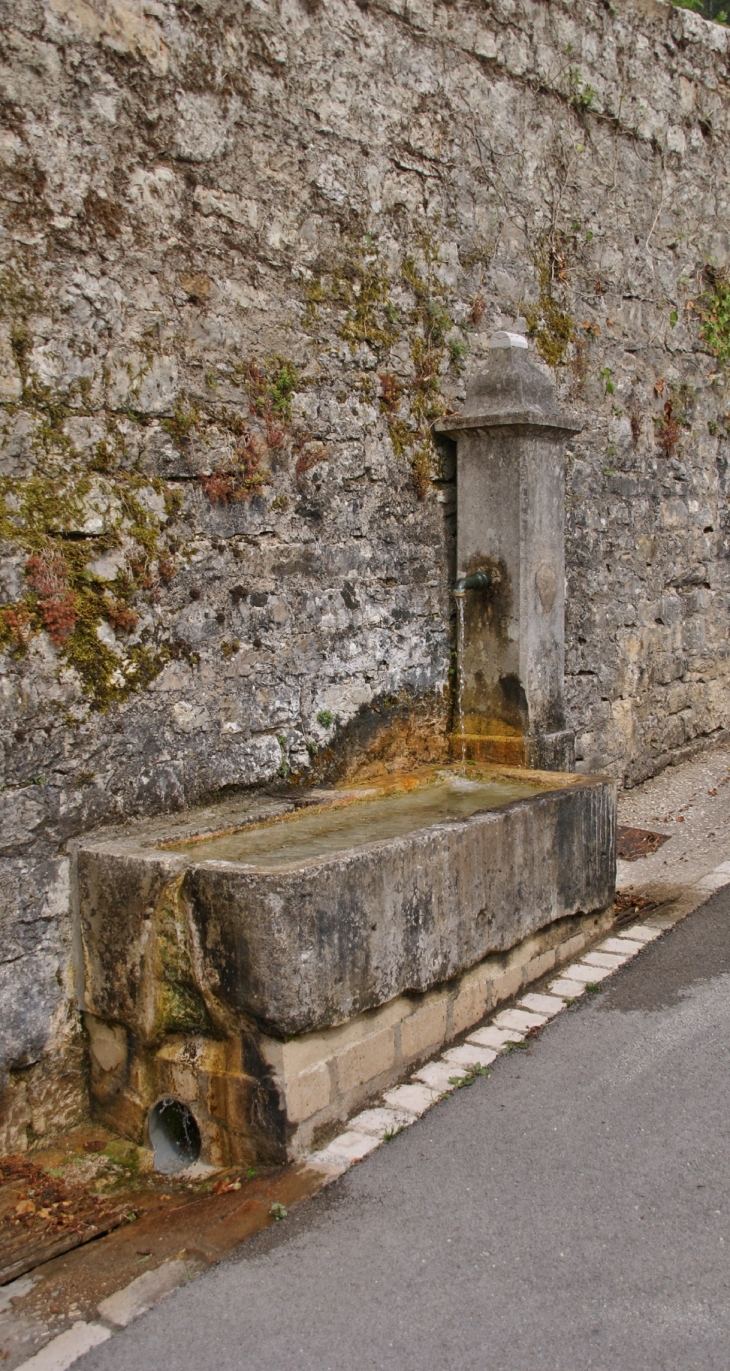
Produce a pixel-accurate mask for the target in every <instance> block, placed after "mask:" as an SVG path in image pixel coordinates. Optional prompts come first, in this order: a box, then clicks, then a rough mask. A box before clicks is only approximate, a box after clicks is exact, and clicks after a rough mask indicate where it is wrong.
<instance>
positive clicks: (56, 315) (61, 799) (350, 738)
mask: <svg viewBox="0 0 730 1371" xmlns="http://www.w3.org/2000/svg"><path fill="white" fill-rule="evenodd" d="M1 11H2V29H1V33H2V39H1V42H2V83H1V84H2V135H1V142H0V149H1V155H2V205H1V208H2V216H3V221H4V233H3V237H2V246H1V247H0V305H1V312H0V398H1V400H2V406H3V417H2V420H1V421H0V422H1V425H2V427H1V430H0V431H1V434H2V437H1V447H0V474H1V480H2V497H3V503H2V510H1V511H0V521H1V526H0V537H1V539H2V548H1V551H2V572H1V585H0V645H1V646H2V649H3V652H2V656H1V657H0V661H1V662H2V667H1V672H2V675H1V681H2V708H3V730H2V747H3V778H2V780H3V789H2V794H1V796H0V800H1V803H2V907H1V911H0V928H1V929H2V935H1V939H0V949H1V951H0V956H1V957H2V962H1V964H0V1065H1V1066H2V1073H3V1074H2V1085H3V1086H4V1087H5V1089H4V1094H3V1101H4V1103H3V1106H2V1108H3V1116H2V1117H3V1126H2V1129H3V1131H2V1140H3V1142H4V1144H5V1145H6V1146H12V1147H15V1146H20V1147H22V1146H26V1145H27V1144H28V1143H29V1142H30V1141H32V1139H33V1138H34V1137H35V1136H38V1135H41V1134H43V1133H44V1132H46V1131H48V1129H50V1128H53V1127H57V1126H59V1125H60V1124H63V1123H64V1122H70V1121H72V1120H73V1118H74V1117H76V1116H77V1115H78V1113H79V1111H80V1110H82V1109H83V1107H84V1100H85V1086H84V1079H83V1072H82V1070H81V1065H80V1063H81V1061H82V1042H81V1036H80V1030H79V1028H78V1024H77V1017H76V1010H75V1008H74V1004H75V998H74V985H73V972H72V966H73V962H74V958H73V937H74V935H73V919H72V908H73V879H72V873H71V871H70V864H69V857H68V855H67V851H66V844H67V843H68V842H69V841H70V840H71V839H73V838H74V837H75V836H77V835H79V834H81V833H83V832H85V831H87V830H88V829H89V828H90V827H92V826H93V825H95V824H97V823H99V822H101V821H105V820H109V819H114V820H115V821H116V820H119V819H124V818H125V817H126V816H131V815H141V814H144V813H152V812H155V811H158V812H159V811H163V810H170V809H174V808H179V807H181V806H184V805H187V804H189V803H191V802H192V801H195V800H196V799H199V798H202V797H205V796H210V795H214V794H216V793H217V792H220V791H221V790H224V789H225V788H226V787H241V786H244V787H245V786H255V785H260V784H263V783H266V784H268V785H272V784H275V785H278V786H279V787H285V786H286V785H287V784H289V783H291V781H292V780H293V779H297V778H302V777H306V776H307V775H315V774H316V775H326V774H329V775H334V774H346V773H347V771H348V768H349V769H350V771H352V770H353V768H357V767H360V770H361V772H362V771H363V768H367V767H368V766H369V767H371V768H372V767H374V766H378V765H381V766H382V765H385V764H392V763H394V762H395V761H398V760H399V759H401V760H402V759H406V760H407V759H408V758H409V757H412V756H414V755H420V756H423V757H426V756H427V757H430V758H431V759H433V758H435V757H438V756H439V755H440V754H441V752H442V751H443V748H444V745H445V743H444V740H445V735H446V731H447V728H448V726H449V711H450V708H451V691H450V683H451V675H450V671H451V654H452V650H453V618H452V604H451V597H450V594H449V584H450V581H451V579H452V576H453V573H454V542H453V534H454V527H453V523H454V484H453V449H452V448H450V447H449V445H448V443H447V442H444V443H443V446H436V445H435V443H434V440H433V437H432V431H431V425H432V423H433V421H434V419H436V418H438V417H439V416H440V415H442V414H443V413H444V412H446V411H448V409H449V407H450V406H452V405H453V406H456V405H457V404H458V403H460V402H461V401H462V400H463V395H464V388H465V379H466V377H467V376H468V374H469V373H470V370H471V369H472V368H475V367H477V366H479V364H480V361H481V360H482V359H483V358H484V356H485V350H486V345H487V341H488V339H489V336H490V335H491V333H492V332H493V331H494V329H495V328H509V329H512V330H518V331H520V330H521V331H523V332H527V334H528V335H529V338H530V340H531V348H532V351H533V355H535V356H536V357H539V358H542V361H543V363H544V365H545V366H546V367H549V368H551V370H552V372H553V374H554V376H555V378H556V380H557V384H558V389H559V396H560V402H561V404H564V405H565V406H566V407H568V408H571V409H572V410H574V411H575V412H576V413H577V414H578V416H579V418H580V419H581V420H582V421H583V422H584V424H585V428H584V430H583V432H582V433H581V435H580V437H579V438H577V439H576V440H575V442H574V443H573V444H572V446H571V449H570V452H569V459H568V492H569V493H568V501H567V504H568V508H567V546H566V560H567V581H568V584H567V624H566V641H567V681H566V693H567V701H568V708H569V722H570V725H571V727H572V728H574V730H575V733H576V739H577V746H576V751H577V757H578V765H579V767H580V768H581V769H584V770H605V771H608V772H611V773H613V774H615V775H617V776H618V777H620V778H622V779H623V780H624V781H625V782H626V783H628V784H631V783H632V782H636V781H637V780H639V779H641V778H643V777H646V776H648V775H650V774H651V773H652V772H654V771H656V770H658V769H659V768H661V767H662V766H663V765H665V764H666V763H667V761H669V760H671V759H673V758H676V757H677V756H678V755H681V754H682V752H683V750H686V749H687V747H688V746H692V745H695V744H696V743H697V742H698V741H699V740H702V739H709V738H712V736H713V735H717V734H718V733H719V732H720V731H721V730H722V729H723V728H724V727H725V726H726V725H727V723H728V712H729V706H728V696H727V687H726V674H727V636H728V635H727V602H728V577H727V560H726V539H727V505H726V479H727V478H726V473H727V453H728V429H727V409H728V398H727V384H726V363H727V362H728V359H729V358H730V326H729V321H730V294H729V293H728V287H727V285H726V283H725V278H724V276H723V271H724V268H725V266H726V263H727V260H728V233H727V224H728V175H727V160H726V157H727V152H726V150H727V146H728V135H729V131H730V130H729V128H728V108H729V104H728V50H729V48H728V45H729V42H730V40H729V38H728V34H727V31H726V30H724V29H722V28H720V27H718V26H716V25H712V24H709V23H707V22H705V21H704V20H702V19H700V18H698V17H697V16H695V15H693V14H691V13H688V12H686V11H681V10H676V9H673V8H672V7H670V6H668V5H666V4H659V3H652V0H644V3H639V0H634V2H633V3H630V2H628V0H627V3H623V2H620V3H617V4H611V3H608V0H603V2H601V0H581V3H580V4H578V3H577V2H575V3H573V2H572V0H549V2H548V0H453V3H446V2H445V0H435V2H434V3H431V2H430V0H412V3H410V2H409V3H404V0H392V3H387V0H372V2H371V3H369V2H368V0H359V2H358V3H355V0H270V3H265V0H252V2H251V3H249V4H241V3H238V0H198V3H193V0H175V2H173V0H3V3H2V6H1Z"/></svg>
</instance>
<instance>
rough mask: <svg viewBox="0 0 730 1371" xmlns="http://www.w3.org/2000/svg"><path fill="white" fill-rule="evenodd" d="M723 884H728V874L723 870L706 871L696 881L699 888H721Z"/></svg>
mask: <svg viewBox="0 0 730 1371" xmlns="http://www.w3.org/2000/svg"><path fill="white" fill-rule="evenodd" d="M725 885H730V875H728V874H727V872H725V871H708V873H707V875H706V876H702V877H700V880H699V881H698V882H697V887H698V889H699V890H721V889H722V887H723V886H725Z"/></svg>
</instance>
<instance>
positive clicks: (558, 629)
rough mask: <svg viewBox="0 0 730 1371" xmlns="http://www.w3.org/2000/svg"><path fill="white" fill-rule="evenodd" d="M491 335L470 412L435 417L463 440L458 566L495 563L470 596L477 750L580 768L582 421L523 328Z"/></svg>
mask: <svg viewBox="0 0 730 1371" xmlns="http://www.w3.org/2000/svg"><path fill="white" fill-rule="evenodd" d="M489 346H490V359H489V362H488V364H487V366H486V367H485V368H484V369H483V370H482V371H480V372H478V373H477V374H476V375H475V376H474V377H473V378H472V380H471V382H470V385H469V387H468V388H467V396H466V402H465V405H464V408H463V410H462V411H461V413H460V414H457V415H449V416H447V417H446V418H444V419H441V420H439V421H438V422H437V423H436V424H435V426H434V427H435V429H436V431H437V432H440V433H443V434H446V435H448V436H449V437H451V438H454V439H455V440H456V443H457V574H458V576H460V577H461V576H468V575H470V574H472V573H473V572H476V571H488V572H490V573H491V586H490V588H489V590H488V591H483V590H470V591H467V592H466V594H465V600H464V657H463V698H462V708H463V718H464V733H465V735H466V755H467V757H471V758H472V759H473V760H475V761H477V760H478V761H494V762H498V763H502V764H508V765H511V766H527V767H535V768H537V769H542V770H558V771H570V770H571V769H572V767H573V763H574V752H573V734H572V733H571V732H570V731H569V730H568V729H566V727H565V711H564V704H563V669H564V656H565V651H564V637H565V628H564V612H565V557H564V540H565V535H564V506H565V444H566V440H567V438H568V437H569V436H570V434H572V433H577V432H579V430H580V428H581V425H580V424H579V423H577V422H576V421H575V419H574V418H573V417H572V416H571V415H568V414H565V413H561V412H560V411H559V410H558V408H557V402H556V396H555V388H554V385H553V383H552V381H551V380H550V378H549V377H548V376H547V375H546V374H545V373H544V372H543V371H542V370H540V369H539V368H538V367H537V366H535V364H534V362H533V361H532V360H531V358H530V356H529V352H528V348H527V341H526V339H525V338H523V337H522V335H520V334H514V333H504V332H500V333H496V334H495V335H494V337H493V338H492V340H491V342H490V345H489ZM461 746H462V745H461V741H460V740H459V741H456V750H457V751H458V752H461Z"/></svg>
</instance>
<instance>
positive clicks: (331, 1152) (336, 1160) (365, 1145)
mask: <svg viewBox="0 0 730 1371" xmlns="http://www.w3.org/2000/svg"><path fill="white" fill-rule="evenodd" d="M380 1142H381V1139H380V1138H379V1137H377V1135H376V1134H374V1133H356V1132H355V1131H354V1130H353V1129H349V1128H348V1129H347V1130H346V1131H345V1132H344V1133H340V1134H339V1136H338V1137H336V1138H333V1139H332V1142H331V1143H328V1144H327V1146H326V1147H323V1148H322V1149H321V1150H320V1151H319V1152H312V1154H311V1155H310V1156H309V1157H308V1158H307V1161H308V1162H310V1163H311V1164H312V1165H313V1166H320V1165H324V1166H335V1167H336V1166H338V1165H342V1164H346V1165H347V1166H352V1164H353V1162H360V1161H362V1159H363V1157H367V1156H368V1154H369V1153H370V1152H374V1151H375V1149H376V1147H380Z"/></svg>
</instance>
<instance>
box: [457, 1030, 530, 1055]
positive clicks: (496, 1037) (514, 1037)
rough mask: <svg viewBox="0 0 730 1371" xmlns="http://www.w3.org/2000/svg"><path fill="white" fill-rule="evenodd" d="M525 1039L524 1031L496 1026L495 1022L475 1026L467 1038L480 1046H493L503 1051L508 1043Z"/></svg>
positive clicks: (494, 1048) (498, 1050) (495, 1049)
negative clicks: (481, 1026)
mask: <svg viewBox="0 0 730 1371" xmlns="http://www.w3.org/2000/svg"><path fill="white" fill-rule="evenodd" d="M524 1041H525V1035H524V1033H518V1032H517V1031H516V1030H515V1029H514V1028H495V1027H494V1024H489V1025H488V1026H487V1027H486V1028H475V1029H474V1032H473V1033H470V1034H469V1037H468V1038H467V1042H470V1043H477V1045H478V1046H479V1047H491V1048H493V1050H494V1051H495V1052H501V1051H502V1048H503V1047H504V1046H505V1044H506V1043H521V1042H524Z"/></svg>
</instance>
